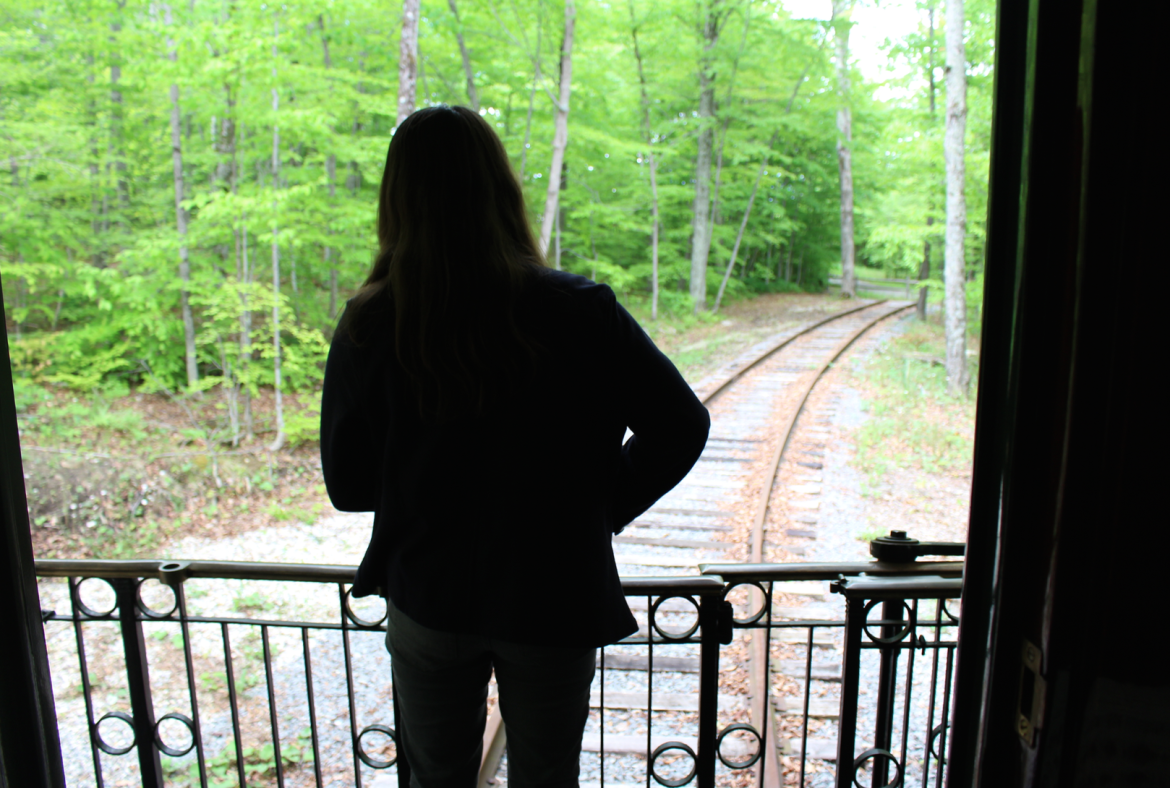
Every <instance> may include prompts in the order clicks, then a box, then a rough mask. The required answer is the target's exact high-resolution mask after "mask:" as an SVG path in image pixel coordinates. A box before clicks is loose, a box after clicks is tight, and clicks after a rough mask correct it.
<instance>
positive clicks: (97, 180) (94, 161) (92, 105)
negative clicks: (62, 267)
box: [85, 50, 105, 268]
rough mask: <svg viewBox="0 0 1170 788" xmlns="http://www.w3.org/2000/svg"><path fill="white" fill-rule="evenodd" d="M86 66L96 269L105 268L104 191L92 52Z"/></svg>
mask: <svg viewBox="0 0 1170 788" xmlns="http://www.w3.org/2000/svg"><path fill="white" fill-rule="evenodd" d="M85 63H86V66H87V67H88V73H87V74H86V81H87V82H88V83H89V94H90V98H89V119H90V125H91V126H92V127H93V134H92V136H91V137H90V138H89V156H90V160H89V181H90V187H91V188H92V189H93V191H92V192H91V193H90V203H89V207H90V213H91V214H92V217H91V219H90V230H91V231H92V232H93V240H94V244H93V250H94V252H93V264H94V266H95V267H96V268H105V255H104V254H103V251H102V246H103V239H102V224H103V221H102V220H103V217H102V210H101V206H102V200H101V199H100V193H101V192H102V191H103V190H104V184H103V183H102V180H101V167H100V166H99V165H98V160H99V157H100V156H101V153H100V152H99V150H98V110H97V101H96V99H95V96H96V93H95V90H94V83H95V81H96V76H95V74H94V56H93V52H92V50H91V51H90V52H89V53H88V54H87V55H86V58H85Z"/></svg>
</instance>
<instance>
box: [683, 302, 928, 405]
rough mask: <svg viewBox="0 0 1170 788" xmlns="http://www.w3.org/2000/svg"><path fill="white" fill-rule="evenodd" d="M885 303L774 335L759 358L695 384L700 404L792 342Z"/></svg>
mask: <svg viewBox="0 0 1170 788" xmlns="http://www.w3.org/2000/svg"><path fill="white" fill-rule="evenodd" d="M886 301H887V299H878V300H875V301H870V302H869V303H863V304H859V305H857V306H853V307H850V308H849V309H843V310H841V311H840V312H834V313H833V314H831V315H829V316H828V317H824V318H821V319H820V320H814V321H813V322H811V323H803V324H801V325H799V326H797V327H796V328H795V329H793V330H792V331H790V332H786V333H783V334H780V335H778V336H775V337H773V339H772V341H770V342H769V343H768V344H767V345H766V346H764V347H763V348H761V349H760V351H759V352H758V353H756V355H754V356H752V357H750V358H748V359H745V360H744V361H742V362H741V361H740V360H739V359H738V358H737V359H735V360H733V361H731V362H729V363H728V364H725V365H724V366H723V367H721V368H720V369H719V370H716V372H715V373H712V374H711V375H709V376H708V377H706V378H704V379H703V380H700V381H699V382H698V383H697V384H695V394H697V395H698V397H699V401H700V402H702V403H703V404H704V405H707V404H710V403H711V402H713V401H714V400H715V398H716V397H718V396H719V395H720V394H722V393H723V392H724V391H725V390H726V389H727V388H728V387H729V386H731V384H732V383H735V382H736V381H737V380H739V379H740V378H741V377H743V376H744V375H745V374H746V373H748V372H749V371H751V370H752V369H754V368H756V367H758V366H759V365H760V364H762V363H763V362H764V361H767V360H768V359H769V358H771V357H772V355H773V354H774V353H776V352H777V351H778V350H781V349H783V348H785V347H787V346H788V345H790V344H792V342H793V341H795V340H796V339H798V338H800V337H802V336H804V335H805V334H809V333H811V332H813V331H815V330H817V329H818V328H820V327H821V326H823V325H825V324H827V323H832V322H833V321H835V320H840V319H841V318H843V317H848V316H849V315H852V314H853V313H855V312H860V311H861V310H863V309H869V308H870V307H872V306H878V305H879V304H884V303H886ZM907 308H908V307H907ZM720 372H722V374H719V373H720Z"/></svg>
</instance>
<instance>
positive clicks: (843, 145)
mask: <svg viewBox="0 0 1170 788" xmlns="http://www.w3.org/2000/svg"><path fill="white" fill-rule="evenodd" d="M852 11H853V0H833V18H834V20H835V25H836V35H837V89H838V91H839V92H840V93H841V96H840V100H841V104H840V107H839V109H838V110H837V171H838V173H839V174H840V177H841V295H843V296H845V297H847V298H852V297H854V296H855V295H857V278H856V276H857V275H856V271H855V270H854V253H855V250H854V246H853V112H852V110H851V109H850V106H849V104H850V102H849V27H850V24H851V21H850V18H849V17H850V15H851V13H852Z"/></svg>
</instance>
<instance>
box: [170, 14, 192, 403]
mask: <svg viewBox="0 0 1170 788" xmlns="http://www.w3.org/2000/svg"><path fill="white" fill-rule="evenodd" d="M162 12H163V23H164V24H165V25H166V26H167V27H168V28H169V27H170V26H171V25H172V24H174V20H173V18H172V16H171V6H170V4H169V3H167V4H164V5H163V7H162ZM167 58H168V59H169V60H170V61H171V62H172V63H175V64H177V63H178V62H179V51H178V47H177V45H176V44H175V40H174V39H173V38H170V37H168V38H167ZM176 79H177V75H176ZM171 169H172V171H173V173H174V182H175V225H176V228H177V229H178V232H179V280H180V281H181V282H182V283H183V284H182V286H181V288H182V289H181V290H180V291H179V303H180V305H181V307H182V312H183V339H184V342H185V344H186V357H187V386H188V387H189V388H193V387H194V386H195V384H197V383H198V382H199V364H198V361H197V359H196V357H195V318H194V316H193V315H192V314H191V258H190V255H189V253H188V251H187V211H186V210H184V208H183V196H184V195H183V137H182V111H181V109H180V105H179V83H178V82H177V81H176V82H172V83H171Z"/></svg>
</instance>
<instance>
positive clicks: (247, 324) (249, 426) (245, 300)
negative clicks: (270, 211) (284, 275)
mask: <svg viewBox="0 0 1170 788" xmlns="http://www.w3.org/2000/svg"><path fill="white" fill-rule="evenodd" d="M240 249H241V254H240V260H241V262H242V268H241V270H240V283H241V284H242V286H243V287H242V291H243V292H242V294H241V296H240V302H241V303H240V306H241V311H240V362H239V364H238V365H237V367H238V368H239V372H240V374H241V381H242V383H241V386H240V397H241V399H242V400H243V402H242V409H243V412H244V413H243V421H244V439H245V440H247V441H251V440H252V439H253V438H254V437H256V424H255V422H254V421H253V420H252V389H251V388H250V387H249V386H248V384H247V382H243V381H244V380H245V379H246V378H245V375H246V373H247V371H248V367H249V366H251V363H252V309H251V306H250V302H251V297H250V295H249V293H250V290H251V285H252V261H251V258H250V257H249V256H248V224H247V216H246V215H245V216H241V217H240Z"/></svg>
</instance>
